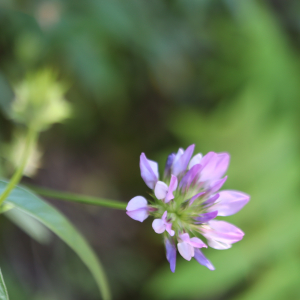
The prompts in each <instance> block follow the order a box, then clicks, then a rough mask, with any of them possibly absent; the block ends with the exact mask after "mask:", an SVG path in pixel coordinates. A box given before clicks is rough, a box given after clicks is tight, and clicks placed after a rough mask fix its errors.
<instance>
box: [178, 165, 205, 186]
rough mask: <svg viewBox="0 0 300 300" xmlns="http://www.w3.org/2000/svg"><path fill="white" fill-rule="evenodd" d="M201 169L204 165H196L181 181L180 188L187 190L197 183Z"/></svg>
mask: <svg viewBox="0 0 300 300" xmlns="http://www.w3.org/2000/svg"><path fill="white" fill-rule="evenodd" d="M201 169H202V165H194V166H193V167H192V168H191V169H190V170H189V171H188V172H187V173H186V174H185V175H184V176H183V178H182V179H181V181H180V184H179V188H181V189H183V190H187V189H188V188H189V187H190V185H191V184H192V183H193V182H196V181H197V179H198V176H199V175H200V171H201Z"/></svg>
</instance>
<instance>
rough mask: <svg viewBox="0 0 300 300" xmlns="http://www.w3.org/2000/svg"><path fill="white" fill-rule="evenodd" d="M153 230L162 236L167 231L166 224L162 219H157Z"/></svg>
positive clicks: (153, 224)
mask: <svg viewBox="0 0 300 300" xmlns="http://www.w3.org/2000/svg"><path fill="white" fill-rule="evenodd" d="M152 228H153V230H154V231H155V232H156V233H158V234H160V233H163V232H164V231H165V230H166V225H165V222H164V221H163V220H162V219H155V220H154V221H153V223H152Z"/></svg>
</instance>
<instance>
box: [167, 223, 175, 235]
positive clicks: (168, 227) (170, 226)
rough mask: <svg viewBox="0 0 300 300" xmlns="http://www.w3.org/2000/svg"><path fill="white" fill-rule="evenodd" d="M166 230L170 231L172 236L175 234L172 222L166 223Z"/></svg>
mask: <svg viewBox="0 0 300 300" xmlns="http://www.w3.org/2000/svg"><path fill="white" fill-rule="evenodd" d="M165 226H166V231H167V232H168V233H169V235H170V236H173V235H174V234H175V231H174V230H172V224H171V223H165Z"/></svg>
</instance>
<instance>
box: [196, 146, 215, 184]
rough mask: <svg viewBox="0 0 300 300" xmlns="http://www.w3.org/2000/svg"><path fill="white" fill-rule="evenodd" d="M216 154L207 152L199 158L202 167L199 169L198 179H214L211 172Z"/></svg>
mask: <svg viewBox="0 0 300 300" xmlns="http://www.w3.org/2000/svg"><path fill="white" fill-rule="evenodd" d="M217 161H218V155H217V153H215V152H208V153H207V154H206V155H204V156H203V158H202V160H201V165H202V166H203V169H202V171H201V177H200V179H199V181H201V182H205V181H207V180H211V179H214V178H213V174H214V171H215V168H216V165H217Z"/></svg>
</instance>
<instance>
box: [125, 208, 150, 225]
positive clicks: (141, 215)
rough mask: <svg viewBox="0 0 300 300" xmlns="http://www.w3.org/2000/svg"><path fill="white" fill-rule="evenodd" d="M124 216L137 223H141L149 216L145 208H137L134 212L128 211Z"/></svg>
mask: <svg viewBox="0 0 300 300" xmlns="http://www.w3.org/2000/svg"><path fill="white" fill-rule="evenodd" d="M126 214H127V215H128V216H129V217H130V218H132V219H133V220H136V221H139V222H143V221H144V220H146V219H147V218H148V216H149V214H148V209H146V208H139V209H136V210H130V211H127V212H126Z"/></svg>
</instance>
